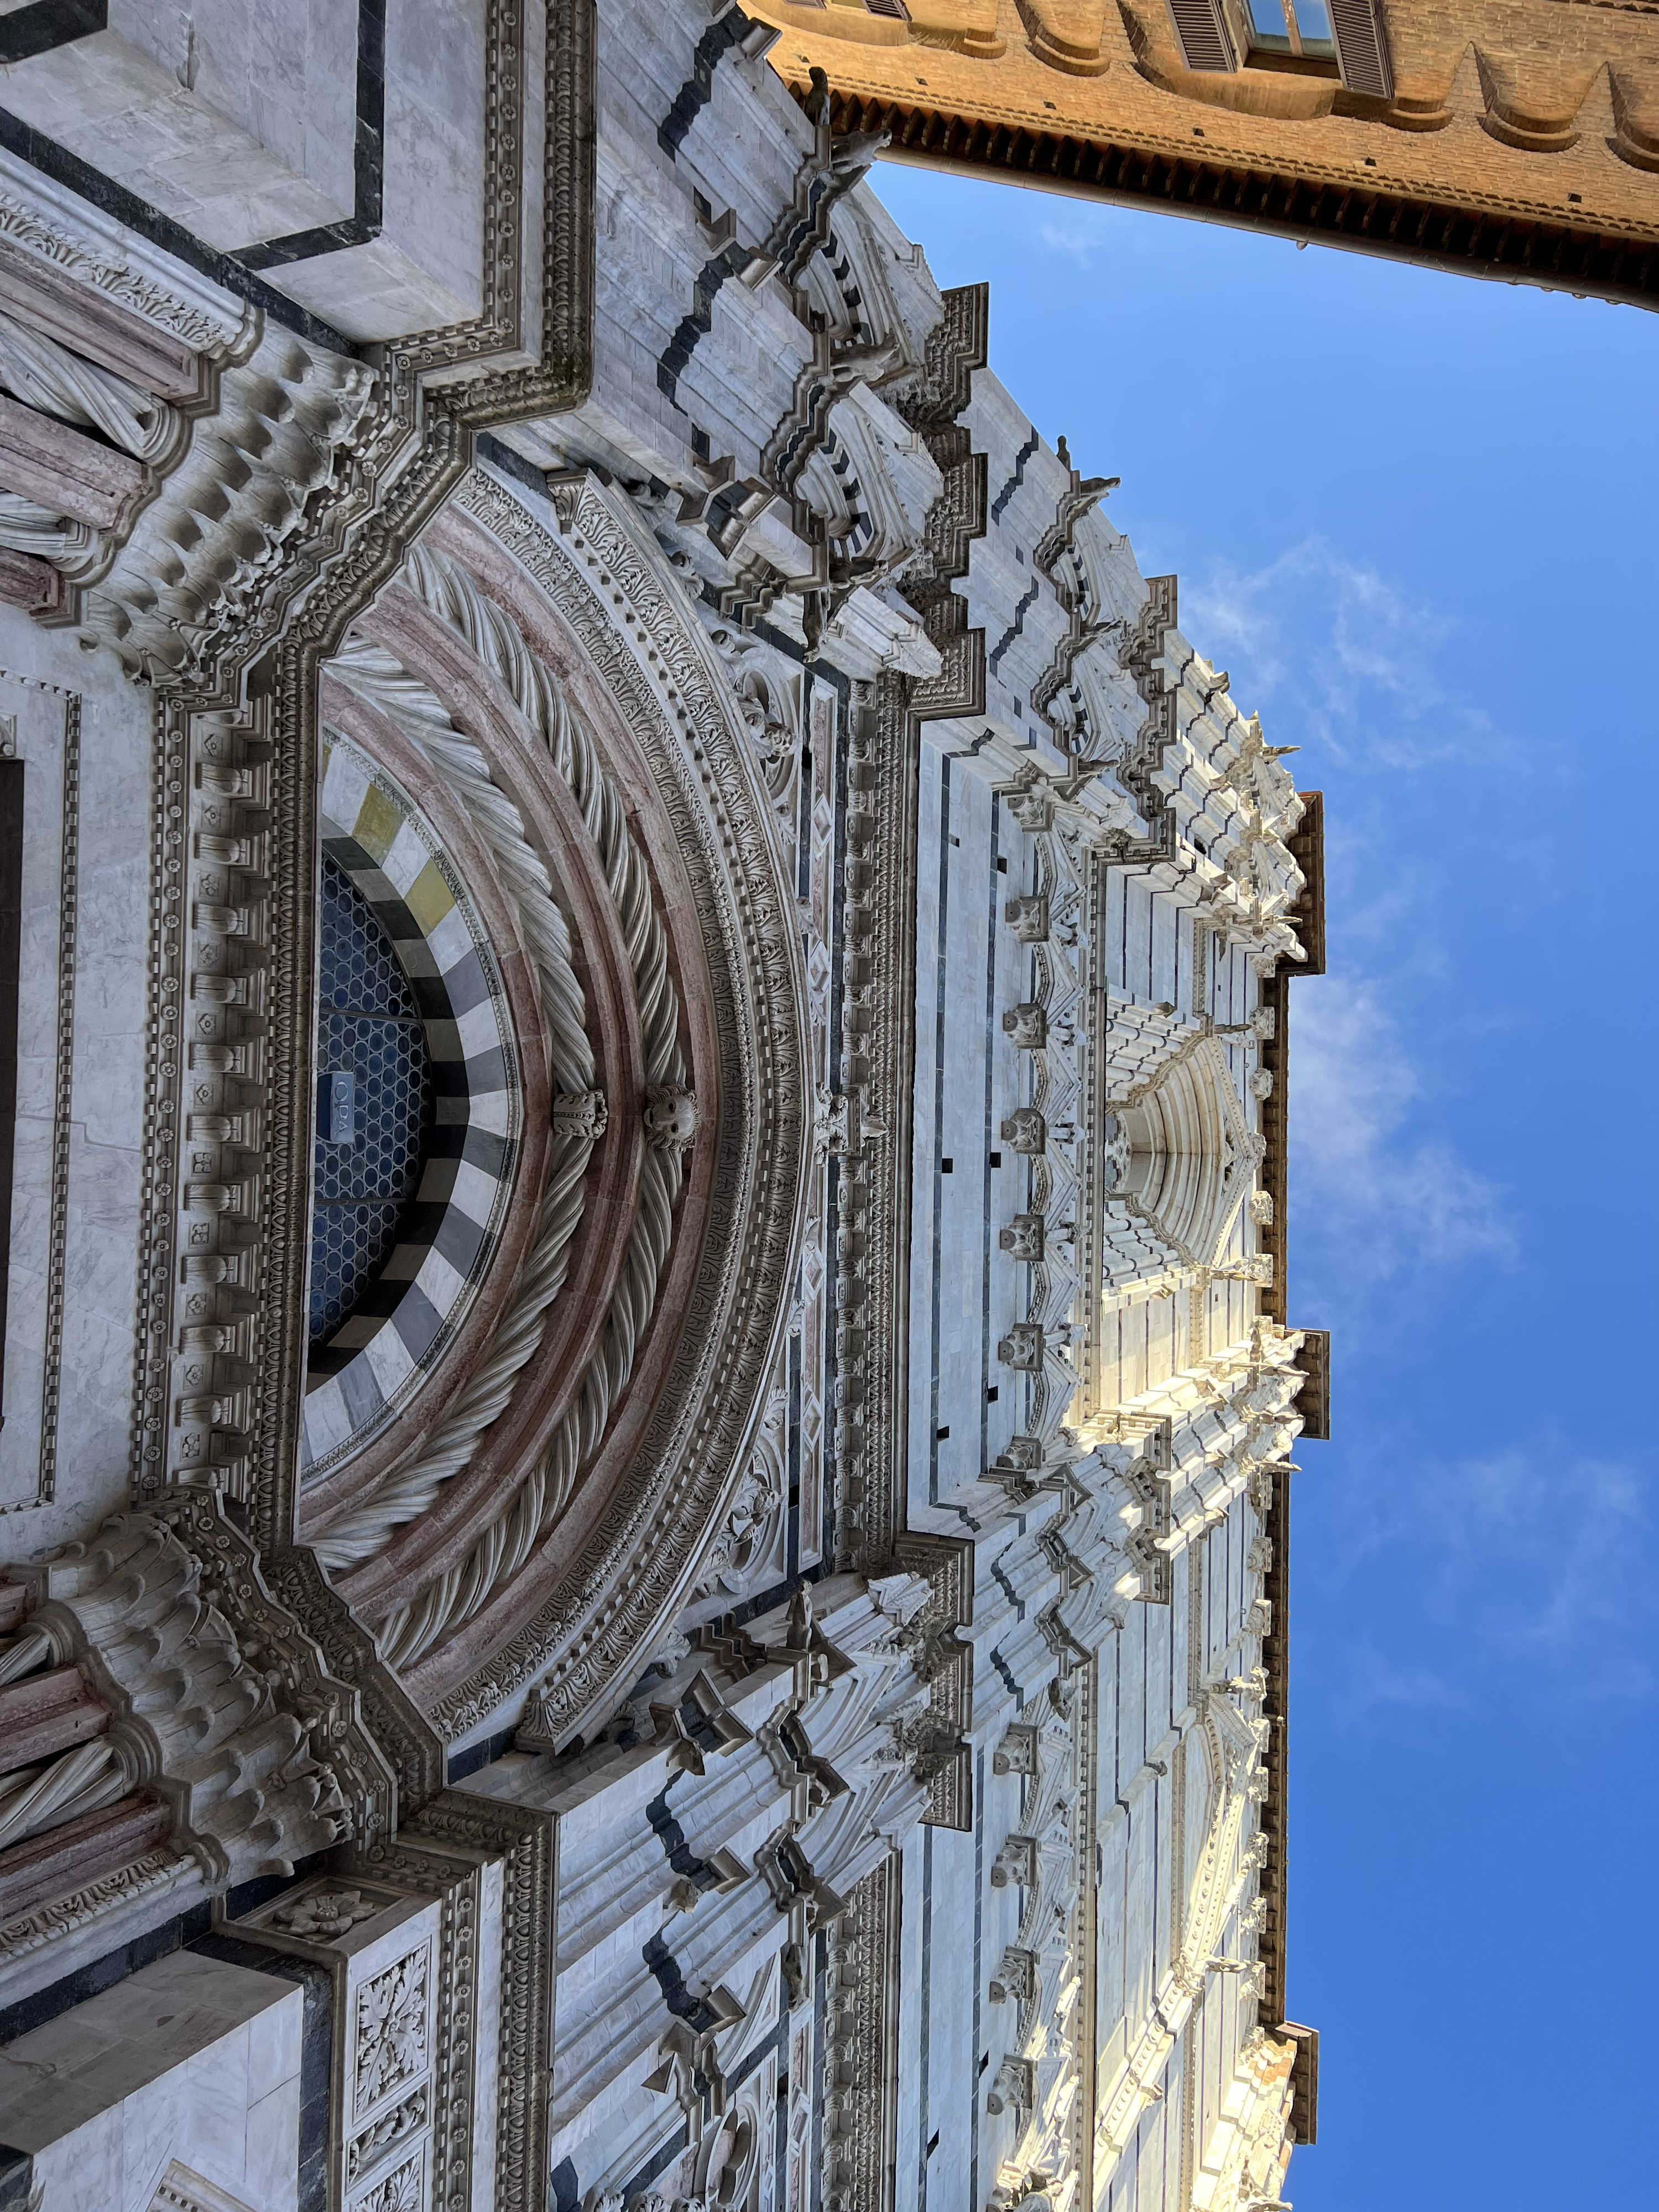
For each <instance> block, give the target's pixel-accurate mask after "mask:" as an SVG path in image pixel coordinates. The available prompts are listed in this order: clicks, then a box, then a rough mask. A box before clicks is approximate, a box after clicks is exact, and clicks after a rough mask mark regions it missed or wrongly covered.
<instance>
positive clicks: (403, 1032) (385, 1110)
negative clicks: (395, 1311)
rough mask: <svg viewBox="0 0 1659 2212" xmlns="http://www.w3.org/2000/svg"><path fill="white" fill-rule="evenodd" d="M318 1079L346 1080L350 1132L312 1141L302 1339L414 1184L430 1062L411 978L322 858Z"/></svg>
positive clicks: (336, 1321) (345, 1287)
mask: <svg viewBox="0 0 1659 2212" xmlns="http://www.w3.org/2000/svg"><path fill="white" fill-rule="evenodd" d="M318 934H319V945H318V967H319V980H320V1005H319V1015H318V1024H317V1062H316V1065H317V1070H318V1075H319V1080H320V1079H322V1078H324V1077H325V1076H326V1075H327V1074H329V1073H331V1072H333V1071H336V1070H339V1071H343V1072H346V1073H349V1074H350V1076H351V1077H352V1079H353V1081H352V1092H353V1110H352V1113H351V1115H350V1121H349V1129H350V1136H349V1141H347V1142H342V1143H329V1142H324V1141H321V1140H320V1139H319V1142H318V1144H317V1146H316V1147H315V1153H314V1166H313V1185H312V1233H311V1316H310V1318H311V1340H312V1343H313V1346H315V1345H317V1344H319V1343H320V1342H322V1341H324V1340H326V1339H327V1338H328V1337H329V1336H331V1334H333V1332H334V1331H335V1330H336V1329H337V1328H339V1326H340V1324H341V1323H342V1322H343V1321H345V1320H346V1319H347V1318H348V1317H349V1315H350V1314H351V1312H352V1311H353V1310H354V1309H355V1307H356V1304H357V1303H358V1301H359V1300H360V1299H361V1297H362V1295H363V1292H364V1291H365V1290H366V1289H367V1288H368V1285H369V1284H371V1283H372V1282H373V1281H374V1279H375V1277H376V1276H377V1275H378V1274H379V1273H380V1269H381V1267H383V1266H384V1265H385V1263H386V1259H387V1257H388V1255H390V1253H391V1251H392V1247H393V1246H394V1245H395V1244H396V1243H397V1242H398V1228H399V1224H400V1223H401V1221H402V1219H403V1216H404V1211H405V1209H406V1207H407V1206H408V1205H409V1204H410V1200H412V1199H413V1198H414V1196H415V1194H416V1191H417V1190H418V1189H419V1188H420V1182H421V1170H422V1165H423V1164H424V1159H425V1148H426V1142H427V1138H428V1132H429V1131H430V1129H431V1126H432V1096H433V1091H432V1069H431V1064H430V1061H429V1060H428V1054H427V1048H426V1036H425V1032H424V1030H422V1025H421V1022H420V1019H419V1017H418V1015H417V1013H416V1007H415V1000H414V995H413V994H412V993H411V991H410V987H409V983H408V979H407V978H406V977H405V976H404V972H403V969H401V967H400V966H399V965H398V958H397V955H396V953H395V952H394V951H392V944H391V940H390V939H389V938H388V937H387V936H386V932H385V931H384V930H383V929H382V928H381V927H380V922H379V921H378V920H377V919H376V917H375V915H374V910H373V908H371V907H370V906H369V903H368V900H367V899H365V898H364V896H363V895H362V892H361V891H360V890H358V889H357V887H356V884H353V883H352V881H351V879H350V878H349V877H348V876H347V875H346V874H345V873H344V872H343V870H341V869H340V868H339V867H337V866H336V865H335V863H334V862H333V861H332V860H328V859H327V858H326V857H325V860H324V862H323V883H322V899H321V902H320V908H319V915H318Z"/></svg>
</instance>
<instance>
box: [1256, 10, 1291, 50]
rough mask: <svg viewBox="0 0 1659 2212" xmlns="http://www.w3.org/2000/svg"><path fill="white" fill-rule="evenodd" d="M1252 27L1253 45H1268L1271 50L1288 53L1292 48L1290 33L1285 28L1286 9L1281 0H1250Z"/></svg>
mask: <svg viewBox="0 0 1659 2212" xmlns="http://www.w3.org/2000/svg"><path fill="white" fill-rule="evenodd" d="M1250 28H1251V32H1252V34H1253V35H1252V37H1251V40H1250V44H1251V45H1252V46H1266V47H1267V48H1268V49H1269V50H1270V51H1271V52H1276V53H1281V54H1287V53H1289V52H1290V50H1291V41H1290V36H1289V33H1287V32H1286V30H1285V9H1284V8H1283V6H1282V4H1281V0H1250Z"/></svg>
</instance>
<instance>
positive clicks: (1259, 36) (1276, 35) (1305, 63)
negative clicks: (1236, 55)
mask: <svg viewBox="0 0 1659 2212" xmlns="http://www.w3.org/2000/svg"><path fill="white" fill-rule="evenodd" d="M1244 65H1245V67H1246V68H1247V69H1277V70H1297V71H1305V72H1307V73H1308V74H1309V75H1310V76H1336V74H1337V56H1336V39H1335V36H1334V33H1333V32H1332V29H1331V14H1330V9H1328V7H1327V6H1326V4H1325V0H1249V53H1248V54H1247V56H1246V58H1245V64H1244Z"/></svg>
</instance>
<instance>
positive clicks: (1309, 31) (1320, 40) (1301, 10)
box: [1296, 0, 1336, 54]
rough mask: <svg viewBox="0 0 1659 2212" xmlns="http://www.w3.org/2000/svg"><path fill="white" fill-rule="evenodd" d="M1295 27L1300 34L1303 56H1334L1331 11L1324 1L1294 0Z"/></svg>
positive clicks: (1334, 42) (1334, 47)
mask: <svg viewBox="0 0 1659 2212" xmlns="http://www.w3.org/2000/svg"><path fill="white" fill-rule="evenodd" d="M1296 27H1297V30H1298V31H1300V32H1301V33H1302V51H1303V52H1304V54H1334V53H1335V52H1336V40H1334V38H1333V37H1332V35H1331V11H1330V9H1328V7H1327V6H1326V5H1325V0H1296Z"/></svg>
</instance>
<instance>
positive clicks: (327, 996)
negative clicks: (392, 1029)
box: [317, 853, 416, 1021]
mask: <svg viewBox="0 0 1659 2212" xmlns="http://www.w3.org/2000/svg"><path fill="white" fill-rule="evenodd" d="M317 919H318V936H319V945H318V956H319V957H318V963H317V964H318V970H319V992H318V1000H319V1004H320V1005H321V1006H325V1007H330V1006H334V1007H338V1008H339V1009H340V1010H341V1012H344V1013H357V1014H393V1015H396V1016H397V1018H398V1019H399V1020H401V1021H413V1020H414V1019H415V1018H416V1006H415V999H414V994H413V993H412V992H411V991H410V987H409V978H408V977H407V976H406V975H404V971H403V969H402V968H401V967H400V966H399V965H398V956H397V954H396V953H395V952H394V951H392V940H391V939H390V938H389V937H388V936H387V935H386V932H385V931H384V930H383V929H382V928H381V927H380V923H379V922H378V921H376V920H375V918H374V913H373V910H372V909H371V908H370V906H369V903H368V900H367V899H366V898H365V897H364V896H363V895H362V892H361V891H360V890H358V889H357V886H356V884H354V883H353V882H352V880H351V878H350V877H349V876H348V875H347V874H346V872H345V871H344V870H343V868H342V867H340V866H338V864H337V862H335V861H333V860H330V858H329V857H328V855H327V854H326V853H325V854H324V855H323V873H322V898H321V902H320V908H319V914H318V917H317Z"/></svg>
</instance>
